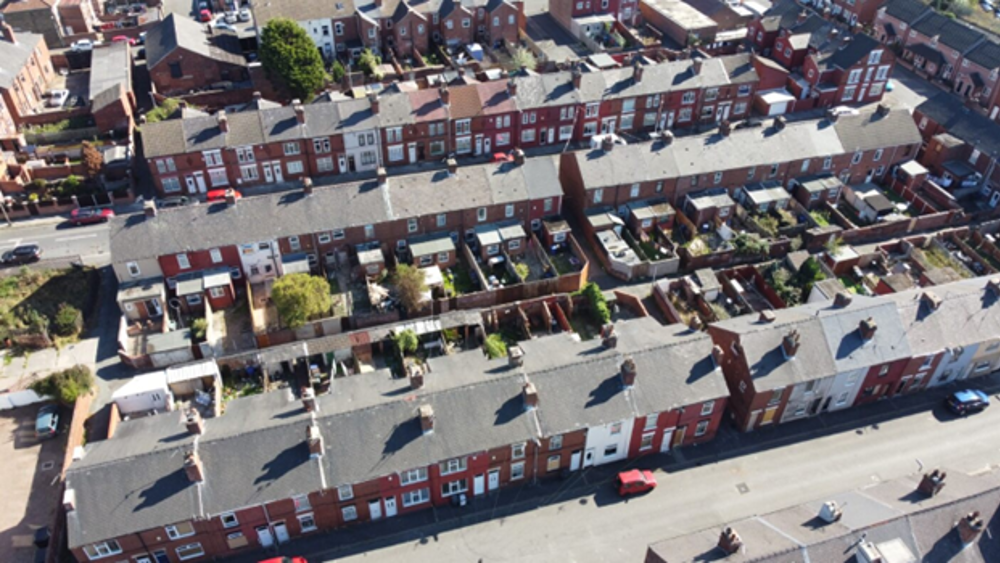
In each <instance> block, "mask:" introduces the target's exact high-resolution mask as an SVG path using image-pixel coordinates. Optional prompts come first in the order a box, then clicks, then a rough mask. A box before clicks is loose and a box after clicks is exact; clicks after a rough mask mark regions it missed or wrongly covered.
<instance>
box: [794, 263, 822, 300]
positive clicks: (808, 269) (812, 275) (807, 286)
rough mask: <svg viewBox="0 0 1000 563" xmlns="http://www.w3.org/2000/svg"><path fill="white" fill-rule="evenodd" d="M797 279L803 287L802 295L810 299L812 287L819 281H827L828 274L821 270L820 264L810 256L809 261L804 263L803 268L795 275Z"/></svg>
mask: <svg viewBox="0 0 1000 563" xmlns="http://www.w3.org/2000/svg"><path fill="white" fill-rule="evenodd" d="M795 279H796V282H797V283H798V284H799V285H800V286H802V294H803V295H805V296H806V297H808V296H809V292H810V291H812V286H813V285H814V284H815V283H816V282H818V281H823V280H825V279H826V274H824V273H823V269H822V268H820V265H819V262H817V261H816V259H815V258H813V257H812V256H810V257H809V259H808V260H806V261H805V262H803V263H802V267H801V268H799V271H798V273H796V274H795Z"/></svg>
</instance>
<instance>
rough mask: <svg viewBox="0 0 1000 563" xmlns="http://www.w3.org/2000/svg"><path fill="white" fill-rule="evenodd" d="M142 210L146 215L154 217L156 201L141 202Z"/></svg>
mask: <svg viewBox="0 0 1000 563" xmlns="http://www.w3.org/2000/svg"><path fill="white" fill-rule="evenodd" d="M142 212H143V213H145V214H146V217H150V218H152V217H156V202H155V201H153V200H149V201H144V202H142Z"/></svg>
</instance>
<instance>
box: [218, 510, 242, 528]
mask: <svg viewBox="0 0 1000 563" xmlns="http://www.w3.org/2000/svg"><path fill="white" fill-rule="evenodd" d="M219 521H221V522H222V527H223V528H235V527H236V526H239V525H240V521H239V519H238V518H237V517H236V513H235V512H223V513H222V514H220V515H219Z"/></svg>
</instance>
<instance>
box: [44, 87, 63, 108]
mask: <svg viewBox="0 0 1000 563" xmlns="http://www.w3.org/2000/svg"><path fill="white" fill-rule="evenodd" d="M67 98H69V90H52V91H51V92H49V101H47V102H45V105H47V106H49V107H50V108H61V107H62V106H63V104H65V103H66V99H67Z"/></svg>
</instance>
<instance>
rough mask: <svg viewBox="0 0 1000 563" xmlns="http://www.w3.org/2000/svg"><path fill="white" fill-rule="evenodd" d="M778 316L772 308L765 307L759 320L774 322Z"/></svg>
mask: <svg viewBox="0 0 1000 563" xmlns="http://www.w3.org/2000/svg"><path fill="white" fill-rule="evenodd" d="M776 318H777V316H775V314H774V311H772V310H770V309H764V310H763V311H761V312H760V317H759V320H760V322H762V323H773V322H774V319H776Z"/></svg>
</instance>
